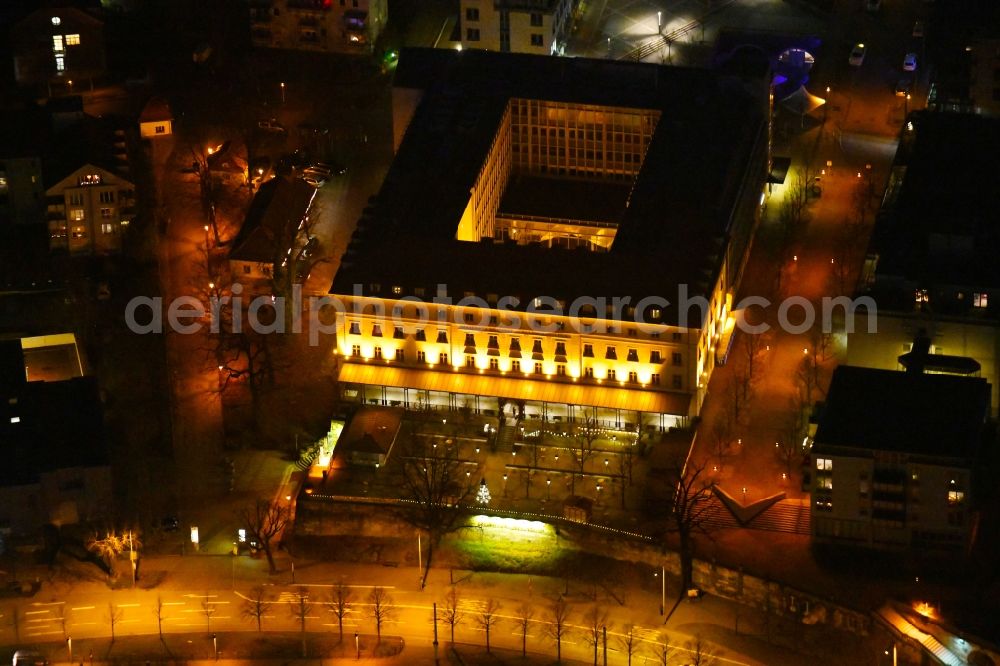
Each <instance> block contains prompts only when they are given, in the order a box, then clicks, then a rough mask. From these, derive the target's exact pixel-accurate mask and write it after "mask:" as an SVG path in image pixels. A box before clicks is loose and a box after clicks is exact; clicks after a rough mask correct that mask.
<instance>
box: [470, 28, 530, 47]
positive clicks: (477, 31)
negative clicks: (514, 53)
mask: <svg viewBox="0 0 1000 666" xmlns="http://www.w3.org/2000/svg"><path fill="white" fill-rule="evenodd" d="M477 32H478V31H477ZM531 45H532V46H545V36H544V35H539V34H532V35H531Z"/></svg>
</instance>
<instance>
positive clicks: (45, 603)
mask: <svg viewBox="0 0 1000 666" xmlns="http://www.w3.org/2000/svg"><path fill="white" fill-rule="evenodd" d="M64 603H66V602H65V601H33V602H31V605H32V606H62V605H63V604H64Z"/></svg>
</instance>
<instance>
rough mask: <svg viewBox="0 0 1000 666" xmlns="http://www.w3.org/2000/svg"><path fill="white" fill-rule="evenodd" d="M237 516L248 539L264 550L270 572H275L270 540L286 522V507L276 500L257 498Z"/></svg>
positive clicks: (279, 532)
mask: <svg viewBox="0 0 1000 666" xmlns="http://www.w3.org/2000/svg"><path fill="white" fill-rule="evenodd" d="M238 518H239V521H240V524H241V525H242V526H243V527H244V528H245V529H246V531H247V536H248V537H249V539H250V540H251V541H255V542H256V543H257V547H258V548H260V549H261V550H263V551H264V556H265V557H267V566H268V569H269V570H270V572H271V573H272V574H273V573H275V572H277V571H278V567H277V566H276V565H275V564H274V554H273V552H272V544H271V541H272V540H273V539H274V537H276V536H278V535H279V534H281V533H282V532H283V531H284V529H285V526H286V525H287V524H288V519H289V514H288V509H287V508H285V507H283V506H281V505H280V504H278V503H277V502H272V501H270V500H267V499H257V500H255V501H254V503H253V504H251V505H250V506H246V507H243V508H242V509H240V511H239V514H238Z"/></svg>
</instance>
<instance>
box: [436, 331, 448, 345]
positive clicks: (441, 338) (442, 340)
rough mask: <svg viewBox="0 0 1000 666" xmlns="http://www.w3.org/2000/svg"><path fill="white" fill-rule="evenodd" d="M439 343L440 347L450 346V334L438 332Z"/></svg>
mask: <svg viewBox="0 0 1000 666" xmlns="http://www.w3.org/2000/svg"><path fill="white" fill-rule="evenodd" d="M437 343H438V344H439V345H446V344H448V334H447V333H446V332H445V331H438V337H437Z"/></svg>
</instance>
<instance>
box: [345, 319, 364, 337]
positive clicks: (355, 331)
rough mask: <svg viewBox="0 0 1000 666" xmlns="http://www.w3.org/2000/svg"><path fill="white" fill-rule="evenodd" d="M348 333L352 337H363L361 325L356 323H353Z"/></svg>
mask: <svg viewBox="0 0 1000 666" xmlns="http://www.w3.org/2000/svg"><path fill="white" fill-rule="evenodd" d="M348 332H349V333H350V334H351V335H361V324H360V323H358V322H356V321H352V322H351V328H350V330H349V331H348Z"/></svg>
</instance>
